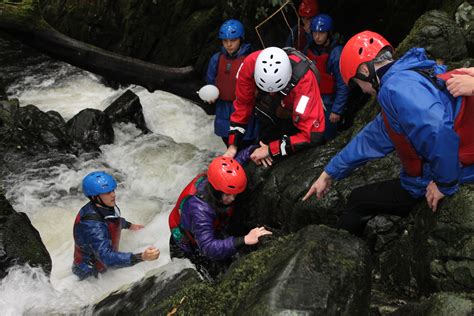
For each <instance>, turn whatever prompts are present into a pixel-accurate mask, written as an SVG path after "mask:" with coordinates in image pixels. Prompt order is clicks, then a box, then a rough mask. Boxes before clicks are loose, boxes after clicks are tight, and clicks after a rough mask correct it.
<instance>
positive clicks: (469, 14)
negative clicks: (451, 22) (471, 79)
mask: <svg viewBox="0 0 474 316" xmlns="http://www.w3.org/2000/svg"><path fill="white" fill-rule="evenodd" d="M470 2H471V3H469V1H465V2H463V3H462V4H461V5H460V6H459V7H458V9H457V10H456V15H455V20H456V23H457V24H458V25H459V27H460V28H461V30H462V32H463V34H464V38H465V39H466V45H467V48H468V50H469V56H473V55H474V2H473V1H470Z"/></svg>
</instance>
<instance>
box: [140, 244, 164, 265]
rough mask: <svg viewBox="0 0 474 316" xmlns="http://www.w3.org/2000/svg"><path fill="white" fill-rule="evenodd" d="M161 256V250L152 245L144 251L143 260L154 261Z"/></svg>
mask: <svg viewBox="0 0 474 316" xmlns="http://www.w3.org/2000/svg"><path fill="white" fill-rule="evenodd" d="M159 256H160V251H159V250H158V248H156V247H153V246H150V247H148V248H146V249H145V251H144V252H142V259H143V261H153V260H156V259H158V257H159Z"/></svg>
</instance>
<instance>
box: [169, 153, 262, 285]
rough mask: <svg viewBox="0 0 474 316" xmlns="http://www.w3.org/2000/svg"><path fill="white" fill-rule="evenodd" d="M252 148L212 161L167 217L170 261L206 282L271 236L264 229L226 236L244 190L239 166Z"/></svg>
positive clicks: (244, 184) (247, 158) (194, 180)
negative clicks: (186, 263) (187, 263)
mask: <svg viewBox="0 0 474 316" xmlns="http://www.w3.org/2000/svg"><path fill="white" fill-rule="evenodd" d="M255 148H256V147H255V146H252V147H248V148H246V149H244V150H242V151H240V152H239V153H238V154H237V155H236V157H235V158H229V157H223V156H220V157H217V158H215V159H214V160H213V161H212V162H211V164H210V165H209V168H208V171H207V173H203V174H199V175H197V176H196V177H195V178H194V179H193V180H192V181H191V182H190V183H189V184H188V185H187V186H186V188H185V189H184V190H183V191H182V192H181V195H180V196H179V198H178V201H177V202H176V206H175V207H174V209H173V210H172V211H171V213H170V216H169V226H170V230H171V238H170V256H171V258H188V259H190V260H191V262H193V263H194V264H195V265H196V267H197V269H198V271H199V272H201V274H203V276H204V277H206V278H207V279H208V280H212V279H213V278H214V277H215V276H217V275H218V274H219V273H220V272H223V271H225V269H226V268H227V266H228V265H229V264H230V263H231V262H232V258H233V257H234V255H235V254H237V252H238V250H239V249H240V248H242V247H243V246H245V245H255V244H257V243H258V241H259V237H261V236H264V235H269V234H271V232H270V231H268V230H266V229H265V228H264V227H256V228H254V229H252V230H251V231H250V232H249V233H248V234H247V235H245V236H241V237H234V236H231V235H230V234H229V232H228V224H229V220H230V219H231V217H232V215H233V213H234V210H233V202H234V200H235V198H236V196H237V195H238V194H239V193H241V192H243V191H244V190H245V188H246V186H247V176H246V174H245V170H244V169H243V167H242V165H241V163H243V162H247V161H248V160H249V159H250V154H251V152H253V150H254V149H255Z"/></svg>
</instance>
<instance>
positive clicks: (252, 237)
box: [244, 227, 272, 245]
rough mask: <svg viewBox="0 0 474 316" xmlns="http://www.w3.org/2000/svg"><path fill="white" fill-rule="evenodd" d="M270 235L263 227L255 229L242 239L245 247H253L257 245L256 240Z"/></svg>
mask: <svg viewBox="0 0 474 316" xmlns="http://www.w3.org/2000/svg"><path fill="white" fill-rule="evenodd" d="M271 234H272V232H271V231H268V230H266V229H265V227H255V228H254V229H252V230H251V231H250V232H249V233H248V234H247V235H246V236H245V237H244V242H245V244H246V245H255V244H256V243H258V238H260V237H261V236H265V235H271Z"/></svg>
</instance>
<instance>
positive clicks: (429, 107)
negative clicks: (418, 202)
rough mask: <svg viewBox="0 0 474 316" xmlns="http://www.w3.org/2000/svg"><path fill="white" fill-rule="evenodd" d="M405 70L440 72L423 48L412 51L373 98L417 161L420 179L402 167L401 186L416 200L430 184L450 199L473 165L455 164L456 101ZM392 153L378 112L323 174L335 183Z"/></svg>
mask: <svg viewBox="0 0 474 316" xmlns="http://www.w3.org/2000/svg"><path fill="white" fill-rule="evenodd" d="M410 69H434V70H435V73H442V72H444V71H445V67H442V66H437V65H436V63H435V61H433V60H429V59H428V58H427V57H426V54H425V50H424V49H422V48H413V49H411V50H410V51H408V52H407V53H406V54H405V55H403V56H402V57H401V58H400V59H399V60H398V61H396V62H395V63H394V64H393V65H392V66H391V67H390V68H389V69H388V70H387V72H386V73H385V74H384V75H383V76H382V78H381V82H380V91H379V93H378V96H377V98H378V101H379V103H380V105H381V107H382V110H383V111H384V113H385V114H386V116H387V119H388V121H389V125H390V127H391V128H392V129H393V130H394V131H395V132H396V133H401V134H403V135H405V136H406V137H407V139H408V140H409V141H410V143H411V144H412V145H413V147H414V149H415V150H416V152H417V153H418V155H419V156H420V157H421V158H422V159H423V174H422V176H420V177H410V176H408V175H407V174H406V173H405V172H404V170H403V168H402V170H401V172H400V178H401V184H402V187H403V188H404V189H405V190H407V191H408V192H410V194H411V195H412V196H413V197H416V198H419V197H423V196H424V195H425V193H426V186H427V185H428V184H429V182H430V181H431V180H433V181H435V182H436V183H437V184H438V189H439V190H440V191H441V192H442V193H443V194H445V195H452V194H454V193H455V192H456V191H457V190H458V184H459V183H465V182H474V165H471V166H465V167H462V166H461V165H460V163H459V158H458V148H459V137H458V135H457V134H456V133H455V132H454V129H453V122H454V119H455V118H456V115H457V114H458V111H459V108H460V104H461V98H457V99H455V98H453V97H452V96H451V95H450V94H449V92H448V91H447V90H446V89H443V90H440V89H438V88H437V87H436V86H435V85H434V84H433V83H432V82H431V81H430V80H429V79H428V78H425V77H424V76H422V75H420V74H419V73H417V72H415V71H412V70H410ZM393 150H394V145H393V143H392V141H391V139H390V138H389V136H388V134H387V130H386V127H385V125H384V122H383V118H382V116H381V114H379V115H377V117H376V118H375V119H374V120H373V121H372V122H370V123H369V124H367V126H366V127H365V128H364V129H363V130H362V131H361V132H359V134H357V136H356V137H355V138H354V139H353V140H352V141H351V142H350V143H349V144H348V145H347V146H346V147H345V148H344V149H343V150H342V151H341V152H339V153H338V154H337V155H336V156H335V157H334V158H333V159H332V160H331V161H330V162H329V164H328V165H327V166H326V168H325V171H326V172H327V173H328V174H329V175H331V177H333V178H335V179H337V180H339V179H343V178H345V177H346V176H348V175H349V173H350V172H351V171H352V170H354V169H355V168H357V167H359V166H361V165H363V164H365V163H366V162H367V161H369V160H372V159H376V158H381V157H384V156H386V155H387V154H388V153H390V152H392V151H393Z"/></svg>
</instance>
